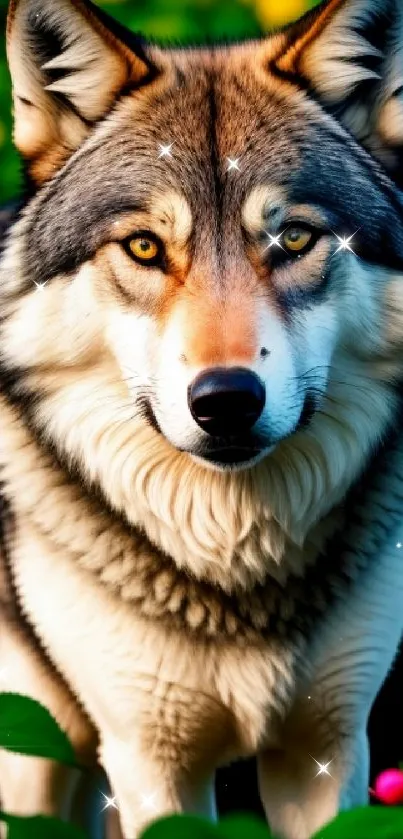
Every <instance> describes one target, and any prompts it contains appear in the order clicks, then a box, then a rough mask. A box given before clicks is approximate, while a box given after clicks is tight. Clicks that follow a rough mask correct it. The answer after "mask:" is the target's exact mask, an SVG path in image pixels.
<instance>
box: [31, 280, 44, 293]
mask: <svg viewBox="0 0 403 839" xmlns="http://www.w3.org/2000/svg"><path fill="white" fill-rule="evenodd" d="M34 285H36V290H37V291H43V289H44V288H45V286H47V282H46V283H36V282H35V280H34Z"/></svg>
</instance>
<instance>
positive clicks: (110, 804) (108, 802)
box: [101, 792, 119, 813]
mask: <svg viewBox="0 0 403 839" xmlns="http://www.w3.org/2000/svg"><path fill="white" fill-rule="evenodd" d="M102 795H103V797H104V799H105V801H106V804H105V807H103V808H102V810H101V813H103V812H104V810H109V808H110V807H113V808H114V809H115V810H118V809H119V808H118V805H117V804H116V801H117V799H116V798H109V796H108V795H105V793H104V792H103V793H102Z"/></svg>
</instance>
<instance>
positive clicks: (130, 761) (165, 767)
mask: <svg viewBox="0 0 403 839" xmlns="http://www.w3.org/2000/svg"><path fill="white" fill-rule="evenodd" d="M100 760H101V762H102V765H103V767H104V769H105V771H106V773H107V775H108V777H109V782H110V785H111V788H112V790H113V792H112V795H113V802H114V804H115V806H116V807H117V809H118V811H119V814H120V822H121V827H122V831H123V836H124V839H137V837H138V836H139V834H140V833H141V832H142V830H144V828H145V827H146V826H147V824H149V823H150V822H152V821H154V820H155V819H158V818H162V817H163V816H165V815H168V814H171V813H184V812H186V813H193V814H198V815H201V816H204V817H205V818H207V819H210V820H211V821H215V820H216V818H217V813H216V805H215V793H214V770H210V771H208V770H206V772H198V773H196V774H193V773H192V772H191V771H190V772H188V771H187V770H186V769H185V768H183V767H180V766H179V765H178V761H174V762H169V763H168V762H166V761H163V760H161V761H158V760H156V759H155V757H154V756H153V757H150V755H147V754H146V753H145V752H144V751H143V749H141V748H139V747H138V744H136V743H134V742H133V740H131V741H130V742H124V741H122V740H118V739H116V738H111V737H108V738H105V739H104V740H103V742H102V744H101V749H100Z"/></svg>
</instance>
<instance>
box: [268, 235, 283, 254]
mask: <svg viewBox="0 0 403 839" xmlns="http://www.w3.org/2000/svg"><path fill="white" fill-rule="evenodd" d="M282 235H283V234H282V233H279V234H278V235H277V236H272V235H271V233H267V231H266V236H268V237H269V239H270V242H269V244H268V245H267V247H266V248H265V249H264V251H263V253H265V252H266V251H268V250H269V248H273V247H275V246H277V247H278V248H281V250H282V251H283V250H284V248H283V246H282V244H281V242H280V239H281V237H282Z"/></svg>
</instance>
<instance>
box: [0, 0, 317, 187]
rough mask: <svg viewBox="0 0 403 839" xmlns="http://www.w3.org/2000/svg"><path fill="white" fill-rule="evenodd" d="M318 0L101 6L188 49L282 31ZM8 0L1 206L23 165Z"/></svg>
mask: <svg viewBox="0 0 403 839" xmlns="http://www.w3.org/2000/svg"><path fill="white" fill-rule="evenodd" d="M317 1H318V0H109V2H102V0H101V1H100V2H99V5H100V6H102V7H103V8H104V9H105V10H106V11H107V12H109V13H110V14H112V15H114V17H116V18H117V19H118V20H120V21H121V23H124V24H125V25H126V26H128V27H130V29H133V30H135V31H141V32H142V33H143V34H144V35H148V36H151V37H153V38H155V39H161V41H163V42H165V41H170V40H173V41H175V42H180V43H183V44H186V43H189V42H192V43H195V42H198V41H201V40H203V39H208V40H211V39H214V38H227V37H228V38H229V39H235V38H242V37H245V36H246V37H248V36H252V37H256V36H257V35H259V34H261V33H263V32H267V31H268V30H270V29H271V28H273V27H276V26H281V25H282V24H284V23H287V22H288V21H290V20H293V19H295V18H297V17H299V15H301V14H303V12H305V11H306V10H307V9H309V8H310V7H312V6H314V5H316V2H317ZM7 6H8V0H0V26H1V33H2V35H1V40H0V204H1V203H4V202H5V201H7V200H9V199H10V198H13V197H14V196H16V195H17V194H18V190H19V186H20V165H19V159H18V157H17V154H16V153H15V151H14V149H13V146H12V141H11V97H10V79H9V74H8V69H7V63H6V54H5V38H4V33H5V25H6V16H7Z"/></svg>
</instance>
